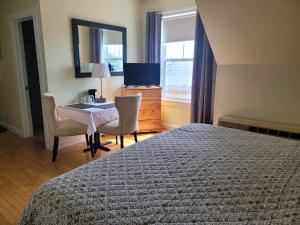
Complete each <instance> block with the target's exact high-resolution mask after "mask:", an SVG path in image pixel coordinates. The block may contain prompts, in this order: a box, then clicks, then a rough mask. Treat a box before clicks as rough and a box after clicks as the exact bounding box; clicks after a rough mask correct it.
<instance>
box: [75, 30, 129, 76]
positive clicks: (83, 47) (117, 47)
mask: <svg viewBox="0 0 300 225" xmlns="http://www.w3.org/2000/svg"><path fill="white" fill-rule="evenodd" d="M78 38H79V41H78V45H79V58H80V72H81V73H89V72H92V68H91V65H92V63H107V64H108V66H109V69H110V71H111V72H122V71H123V44H122V32H120V31H114V30H107V29H99V28H93V27H88V26H81V25H78Z"/></svg>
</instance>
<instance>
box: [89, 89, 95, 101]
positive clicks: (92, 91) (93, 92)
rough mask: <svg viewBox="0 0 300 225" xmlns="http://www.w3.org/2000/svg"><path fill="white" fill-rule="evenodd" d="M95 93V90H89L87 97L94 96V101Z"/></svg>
mask: <svg viewBox="0 0 300 225" xmlns="http://www.w3.org/2000/svg"><path fill="white" fill-rule="evenodd" d="M96 92H97V89H89V90H88V95H92V96H94V99H95V100H96Z"/></svg>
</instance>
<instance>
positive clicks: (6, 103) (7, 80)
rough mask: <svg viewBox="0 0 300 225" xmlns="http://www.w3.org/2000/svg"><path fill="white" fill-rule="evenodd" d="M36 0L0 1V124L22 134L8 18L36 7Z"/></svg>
mask: <svg viewBox="0 0 300 225" xmlns="http://www.w3.org/2000/svg"><path fill="white" fill-rule="evenodd" d="M37 5H38V3H37V0H22V1H18V0H1V2H0V45H1V48H2V57H3V59H2V61H0V123H2V124H4V125H6V126H7V127H8V128H10V129H11V130H12V131H14V132H16V133H18V134H22V129H23V127H22V118H21V114H22V113H23V112H21V111H20V99H19V95H18V83H17V74H16V70H15V67H14V58H13V57H14V56H13V51H14V50H13V42H12V36H11V33H10V24H9V18H8V17H9V16H10V15H12V14H15V13H17V12H19V11H22V10H26V9H29V8H32V7H37Z"/></svg>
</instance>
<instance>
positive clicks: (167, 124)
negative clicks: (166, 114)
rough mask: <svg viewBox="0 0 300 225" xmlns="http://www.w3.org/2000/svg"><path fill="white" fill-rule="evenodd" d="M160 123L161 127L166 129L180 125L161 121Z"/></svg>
mask: <svg viewBox="0 0 300 225" xmlns="http://www.w3.org/2000/svg"><path fill="white" fill-rule="evenodd" d="M161 125H162V127H163V128H164V129H167V130H171V129H175V128H177V127H180V126H178V125H174V124H169V123H162V124H161Z"/></svg>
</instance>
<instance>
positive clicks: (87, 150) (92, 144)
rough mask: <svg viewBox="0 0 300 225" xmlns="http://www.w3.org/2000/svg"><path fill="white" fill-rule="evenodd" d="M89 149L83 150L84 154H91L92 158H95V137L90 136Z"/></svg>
mask: <svg viewBox="0 0 300 225" xmlns="http://www.w3.org/2000/svg"><path fill="white" fill-rule="evenodd" d="M89 146H90V147H89V148H86V149H84V150H83V152H89V151H90V152H91V155H92V157H94V152H95V144H94V143H93V135H90V136H89Z"/></svg>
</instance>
